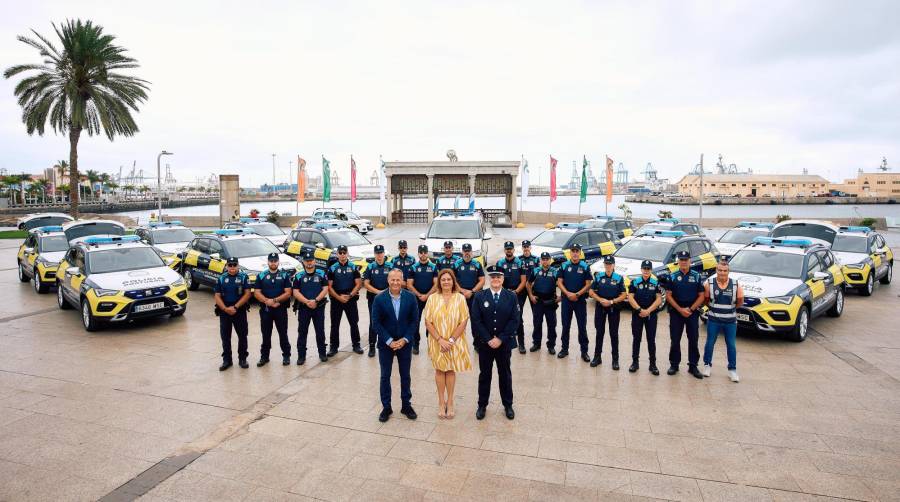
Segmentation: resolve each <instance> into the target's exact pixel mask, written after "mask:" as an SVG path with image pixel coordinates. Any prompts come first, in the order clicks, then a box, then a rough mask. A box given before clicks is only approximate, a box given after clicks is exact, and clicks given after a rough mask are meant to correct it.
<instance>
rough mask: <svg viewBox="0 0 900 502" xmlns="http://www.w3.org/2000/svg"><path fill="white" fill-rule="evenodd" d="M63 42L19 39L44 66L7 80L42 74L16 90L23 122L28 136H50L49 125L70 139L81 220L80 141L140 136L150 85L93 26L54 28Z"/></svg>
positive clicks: (12, 71)
mask: <svg viewBox="0 0 900 502" xmlns="http://www.w3.org/2000/svg"><path fill="white" fill-rule="evenodd" d="M53 30H54V31H55V32H56V36H57V37H58V38H59V44H60V48H59V49H57V47H56V46H54V45H53V43H51V42H50V40H49V39H47V38H46V37H44V36H43V35H41V34H40V33H38V32H36V31H34V30H31V33H32V34H34V36H35V37H36V38H31V37H26V36H21V35H20V36H19V37H18V40H19V41H20V42H22V43H24V44H27V45H29V46H31V47H33V48H35V49H37V51H38V52H39V53H40V55H41V57H42V58H43V62H42V64H22V65H15V66H12V67H10V68H7V69H6V71H4V72H3V76H4V77H6V78H11V77H13V76H15V75H18V74H20V73H25V72H32V71H33V72H36V73H33V74H31V75H29V76H27V77H25V78H23V79H22V80H21V81H19V83H18V84H17V85H16V88H15V94H16V96H17V97H18V101H19V106H21V107H22V122H24V123H25V130H26V131H27V132H28V134H29V135H30V134H34V133H35V132H37V133H38V135H43V134H44V129H45V127H46V125H47V122H48V121H49V122H50V126H51V127H52V128H53V131H54V132H55V133H57V134H68V136H69V164H70V170H71V172H70V178H71V180H72V181H71V183H70V185H71V186H70V194H69V197H70V198H71V201H72V216H75V217H77V216H78V179H79V176H78V140H79V139H80V138H81V133H82V132H87V134H88V136H93V135H95V134H100V132H101V131H102V132H103V133H104V134H106V137H107V138H109V140H110V141H112V140H113V139H114V138H115V137H116V136H118V135H121V136H133V135H134V134H135V133H137V132H138V126H137V123H136V122H135V120H134V117H133V116H132V111H135V112H136V111H138V106H139V105H140V104H142V103H144V101H146V100H147V91H148V90H149V82H147V81H146V80H143V79H140V78H137V77H132V76H129V75H124V74H122V73H119V71H120V70H128V69H131V68H136V67H137V66H138V64H137V60H136V59H134V58H131V57H129V56H126V55H125V52H126V50H125V49H124V48H123V47H120V46H118V45H115V44H114V43H113V42H114V41H115V37H114V36H112V35H108V34H104V33H103V28H102V27H101V26H99V25H95V24H93V23H92V22H91V21H81V20H80V19H76V20H67V21H66V22H65V23H63V24H61V25H60V26H58V27H57V26H56V24H53Z"/></svg>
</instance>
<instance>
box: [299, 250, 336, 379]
mask: <svg viewBox="0 0 900 502" xmlns="http://www.w3.org/2000/svg"><path fill="white" fill-rule="evenodd" d="M293 286H294V300H295V301H294V310H296V311H297V321H298V322H297V364H298V365H302V364H303V363H305V362H306V335H307V333H309V322H310V321H312V323H313V328H315V330H316V348H318V349H319V361H322V362H323V363H324V362H325V361H327V360H328V356H327V355H326V354H325V347H326V346H325V304H326V303H328V278H327V277H325V272H323V271H322V270H318V269H317V268H316V257H315V256H314V255H313V254H312V253H311V252H306V254H304V255H303V270H301V271H299V272H297V273H296V274H295V275H294V284H293Z"/></svg>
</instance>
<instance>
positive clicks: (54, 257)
mask: <svg viewBox="0 0 900 502" xmlns="http://www.w3.org/2000/svg"><path fill="white" fill-rule="evenodd" d="M65 255H66V252H65V251H51V252H49V253H41V258H43V259H45V260H47V261H52V262H54V263H59V262H60V261H62V259H63V256H65Z"/></svg>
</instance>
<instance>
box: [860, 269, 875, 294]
mask: <svg viewBox="0 0 900 502" xmlns="http://www.w3.org/2000/svg"><path fill="white" fill-rule="evenodd" d="M873 289H875V271H874V270H872V271H871V272H869V276H868V277H866V285H865V286H863V287H861V288H859V294H860V295H862V296H872V290H873Z"/></svg>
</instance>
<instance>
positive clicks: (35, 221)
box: [23, 216, 72, 230]
mask: <svg viewBox="0 0 900 502" xmlns="http://www.w3.org/2000/svg"><path fill="white" fill-rule="evenodd" d="M70 221H72V218H69V217H66V216H39V217H37V218H32V219H30V220H28V221H26V222H25V223H24V224H23V226H24V227H25V228H24V229H23V230H31V229H32V228H37V227H47V226H52V225H62V224H63V223H68V222H70Z"/></svg>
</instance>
